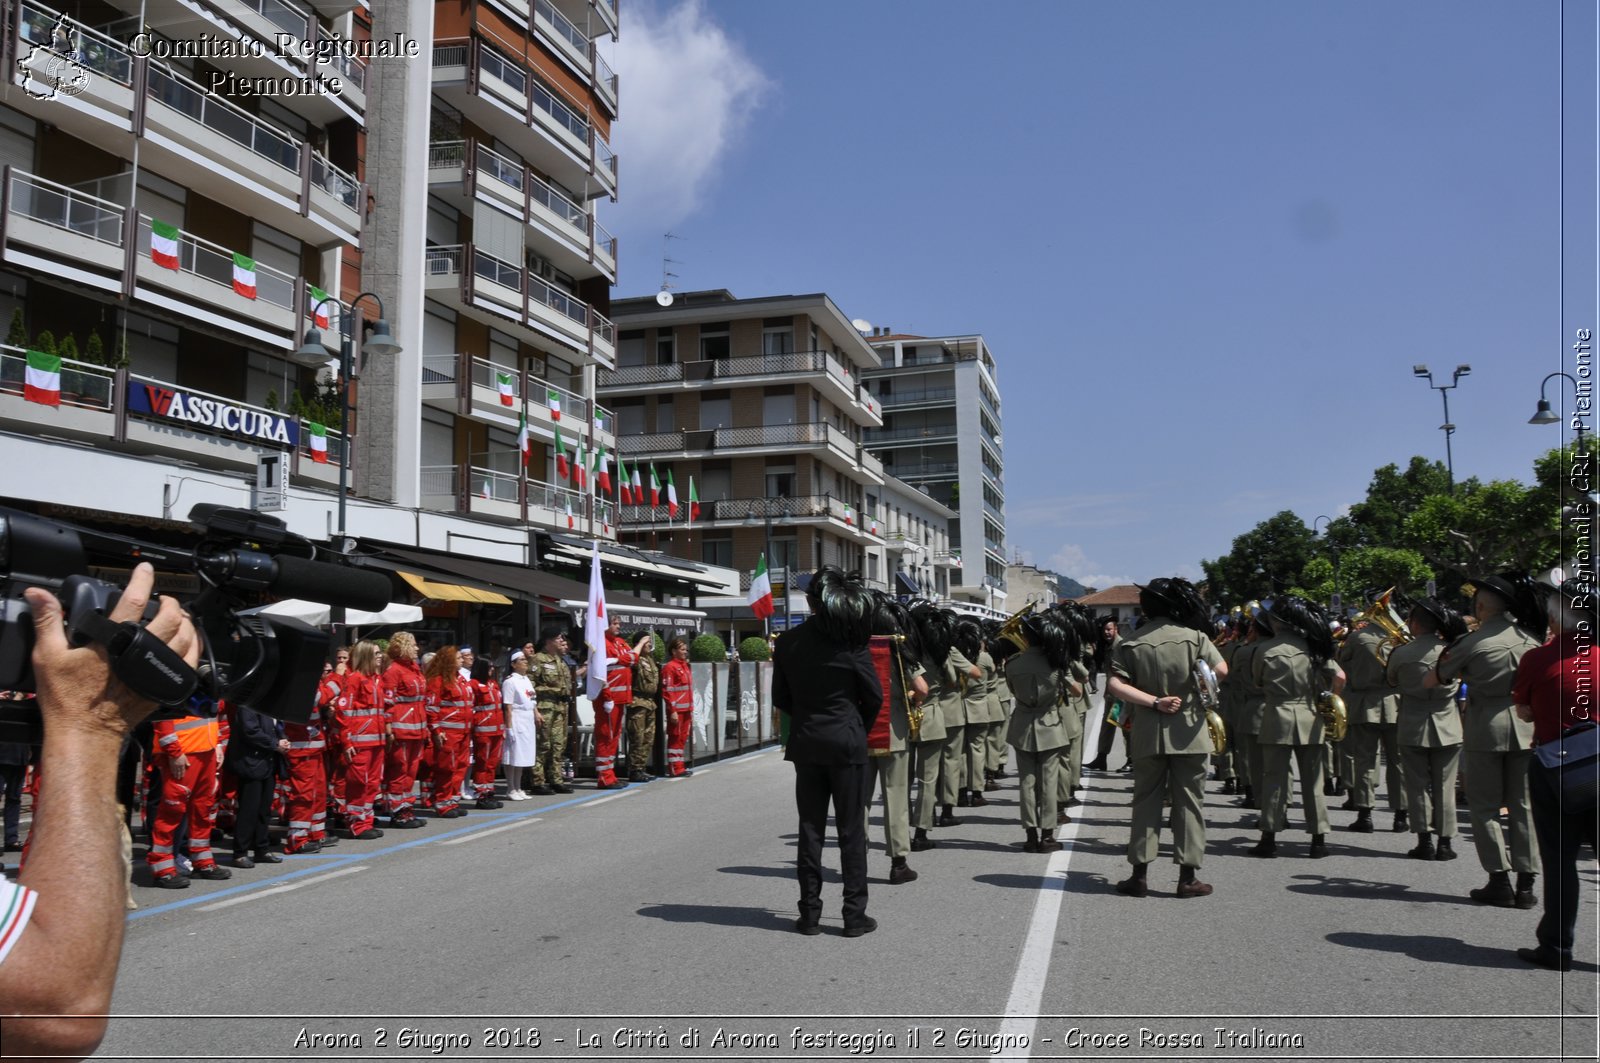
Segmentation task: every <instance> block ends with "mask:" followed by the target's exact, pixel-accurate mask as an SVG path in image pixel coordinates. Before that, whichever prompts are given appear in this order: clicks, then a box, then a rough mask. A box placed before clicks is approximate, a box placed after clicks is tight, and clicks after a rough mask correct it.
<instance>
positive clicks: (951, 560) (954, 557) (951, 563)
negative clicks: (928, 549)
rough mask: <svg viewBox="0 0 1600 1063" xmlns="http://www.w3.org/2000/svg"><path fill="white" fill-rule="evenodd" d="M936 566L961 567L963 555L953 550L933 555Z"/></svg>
mask: <svg viewBox="0 0 1600 1063" xmlns="http://www.w3.org/2000/svg"><path fill="white" fill-rule="evenodd" d="M933 564H934V567H935V568H960V567H961V555H960V554H958V553H955V552H953V551H945V552H943V553H937V554H934V555H933Z"/></svg>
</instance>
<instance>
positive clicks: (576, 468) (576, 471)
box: [572, 439, 589, 491]
mask: <svg viewBox="0 0 1600 1063" xmlns="http://www.w3.org/2000/svg"><path fill="white" fill-rule="evenodd" d="M587 461H588V455H587V453H586V452H585V450H584V446H583V440H581V439H580V440H578V460H577V461H575V462H573V464H572V476H573V478H574V479H575V480H577V481H578V490H580V491H582V490H583V489H584V488H586V487H588V486H589V473H588V471H587V470H586V469H585V468H584V466H585V463H586V462H587Z"/></svg>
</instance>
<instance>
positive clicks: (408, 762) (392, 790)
mask: <svg viewBox="0 0 1600 1063" xmlns="http://www.w3.org/2000/svg"><path fill="white" fill-rule="evenodd" d="M427 755H428V740H427V738H426V737H422V738H400V737H398V736H396V737H395V739H394V740H393V741H391V742H390V743H389V755H388V766H387V768H386V769H385V774H386V775H387V776H388V780H389V781H388V785H387V787H386V790H387V792H388V796H387V798H386V799H385V800H386V801H387V803H388V806H389V815H390V816H392V817H394V818H395V819H409V818H410V817H411V816H413V815H415V814H416V813H415V812H414V811H413V809H414V807H415V806H416V803H417V798H416V795H415V794H414V793H413V792H412V791H413V790H415V789H416V785H417V775H418V773H419V772H420V771H421V770H422V763H423V758H424V757H426V756H427Z"/></svg>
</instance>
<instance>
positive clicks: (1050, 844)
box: [1039, 830, 1061, 853]
mask: <svg viewBox="0 0 1600 1063" xmlns="http://www.w3.org/2000/svg"><path fill="white" fill-rule="evenodd" d="M1039 851H1040V852H1041V853H1059V852H1060V851H1061V843H1060V842H1058V841H1056V832H1055V831H1053V830H1042V831H1040V832H1039Z"/></svg>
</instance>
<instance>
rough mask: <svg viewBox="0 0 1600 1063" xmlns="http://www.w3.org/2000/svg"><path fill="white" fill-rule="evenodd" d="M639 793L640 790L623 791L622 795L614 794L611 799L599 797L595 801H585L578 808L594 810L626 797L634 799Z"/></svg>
mask: <svg viewBox="0 0 1600 1063" xmlns="http://www.w3.org/2000/svg"><path fill="white" fill-rule="evenodd" d="M638 792H639V791H638V790H623V791H622V792H621V793H615V794H612V795H611V796H610V797H597V798H595V799H594V800H593V801H585V802H584V803H583V804H581V805H579V806H578V807H579V808H593V807H594V806H595V805H603V804H605V803H606V802H607V801H620V800H622V799H623V798H624V797H632V796H633V795H634V794H636V793H638Z"/></svg>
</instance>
